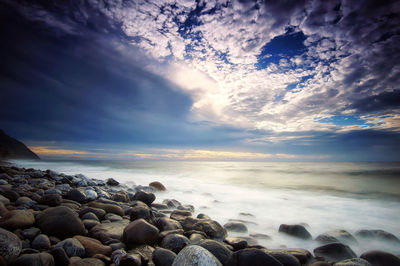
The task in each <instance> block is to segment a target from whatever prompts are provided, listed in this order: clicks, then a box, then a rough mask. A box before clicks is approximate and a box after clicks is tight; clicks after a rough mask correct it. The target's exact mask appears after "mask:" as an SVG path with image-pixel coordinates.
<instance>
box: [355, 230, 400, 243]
mask: <svg viewBox="0 0 400 266" xmlns="http://www.w3.org/2000/svg"><path fill="white" fill-rule="evenodd" d="M355 235H356V236H357V237H360V238H367V239H368V238H370V239H375V240H380V241H388V242H392V243H393V244H396V245H400V240H399V239H398V238H397V237H396V236H395V235H393V234H391V233H389V232H386V231H384V230H359V231H357V232H356V233H355Z"/></svg>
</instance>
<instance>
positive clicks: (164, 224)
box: [155, 217, 182, 231]
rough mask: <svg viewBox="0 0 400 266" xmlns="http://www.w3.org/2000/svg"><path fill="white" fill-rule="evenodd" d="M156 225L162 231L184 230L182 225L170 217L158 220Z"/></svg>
mask: <svg viewBox="0 0 400 266" xmlns="http://www.w3.org/2000/svg"><path fill="white" fill-rule="evenodd" d="M155 225H156V226H157V228H158V229H160V231H169V230H175V229H182V225H181V224H180V223H179V222H178V221H176V220H174V219H171V218H168V217H162V218H157V219H156V221H155Z"/></svg>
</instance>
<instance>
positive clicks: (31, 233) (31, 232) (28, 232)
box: [22, 227, 40, 240]
mask: <svg viewBox="0 0 400 266" xmlns="http://www.w3.org/2000/svg"><path fill="white" fill-rule="evenodd" d="M39 234H40V229H39V228H36V227H32V228H28V229H25V230H23V231H22V235H23V236H24V237H25V238H28V239H30V240H32V239H34V238H35V237H36V236H37V235H39Z"/></svg>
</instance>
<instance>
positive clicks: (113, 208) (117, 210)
mask: <svg viewBox="0 0 400 266" xmlns="http://www.w3.org/2000/svg"><path fill="white" fill-rule="evenodd" d="M88 206H89V207H94V208H99V209H102V210H104V211H105V212H107V213H108V212H111V213H114V214H117V215H119V216H124V214H125V213H124V210H123V209H122V208H121V207H120V206H118V205H115V204H110V203H102V202H98V201H92V202H89V203H88Z"/></svg>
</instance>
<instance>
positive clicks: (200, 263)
mask: <svg viewBox="0 0 400 266" xmlns="http://www.w3.org/2000/svg"><path fill="white" fill-rule="evenodd" d="M172 265H173V266H190V265H197V266H222V264H221V262H219V261H218V259H217V258H216V257H215V256H214V255H213V254H211V253H210V252H209V251H208V250H207V249H205V248H203V247H200V246H197V245H190V246H187V247H185V248H184V249H182V250H181V252H179V254H178V255H177V256H176V257H175V259H174V262H173V263H172Z"/></svg>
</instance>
